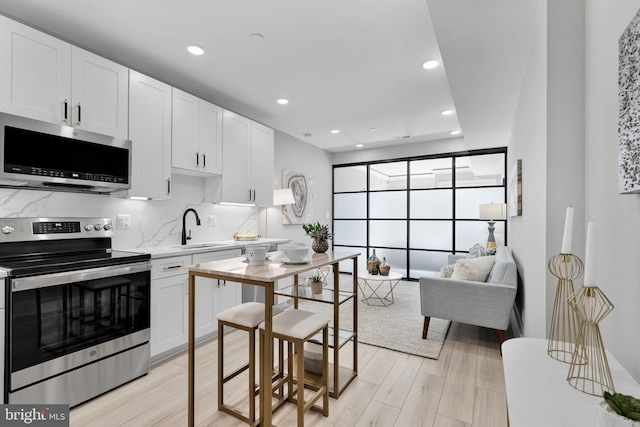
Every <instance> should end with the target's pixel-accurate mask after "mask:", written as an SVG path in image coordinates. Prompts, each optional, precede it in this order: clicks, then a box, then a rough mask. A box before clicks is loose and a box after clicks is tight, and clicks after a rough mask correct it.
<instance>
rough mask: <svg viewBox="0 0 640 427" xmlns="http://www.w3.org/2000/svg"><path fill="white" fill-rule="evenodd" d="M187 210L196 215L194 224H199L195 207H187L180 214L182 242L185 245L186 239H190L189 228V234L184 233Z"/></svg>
mask: <svg viewBox="0 0 640 427" xmlns="http://www.w3.org/2000/svg"><path fill="white" fill-rule="evenodd" d="M189 212H193V214H194V215H195V216H196V225H198V226H199V225H200V217H199V216H198V212H196V210H195V209H192V208H189V209H187V210H186V211H184V214H183V215H182V242H181V243H182V244H183V245H186V244H187V240H189V239H191V230H189V236H188V237H187V233H186V230H185V229H186V226H185V220H186V218H187V214H188V213H189Z"/></svg>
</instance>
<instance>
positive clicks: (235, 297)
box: [193, 249, 242, 337]
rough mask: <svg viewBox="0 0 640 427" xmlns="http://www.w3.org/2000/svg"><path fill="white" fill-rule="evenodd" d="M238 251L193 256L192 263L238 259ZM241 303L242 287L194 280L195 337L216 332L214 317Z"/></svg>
mask: <svg viewBox="0 0 640 427" xmlns="http://www.w3.org/2000/svg"><path fill="white" fill-rule="evenodd" d="M241 253H242V252H241V250H240V249H235V250H230V251H218V252H209V253H204V254H195V255H193V263H194V264H200V263H204V262H209V261H217V260H221V259H227V258H234V257H239V256H240V255H241ZM241 302H242V285H240V284H238V283H229V284H227V283H225V281H223V280H214V279H207V278H204V277H198V278H196V337H198V336H202V335H206V334H209V333H211V332H215V331H217V330H218V321H217V320H216V316H217V315H218V313H220V312H221V311H224V310H226V309H227V308H229V307H233V306H235V305H238V304H240V303H241Z"/></svg>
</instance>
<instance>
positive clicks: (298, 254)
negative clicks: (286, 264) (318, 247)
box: [282, 244, 309, 262]
mask: <svg viewBox="0 0 640 427" xmlns="http://www.w3.org/2000/svg"><path fill="white" fill-rule="evenodd" d="M282 250H283V252H284V255H285V256H286V257H287V259H288V260H289V261H292V262H302V261H303V260H304V257H306V256H307V254H308V253H309V248H308V247H306V246H304V245H302V246H300V245H297V244H287V245H284V246H283V247H282Z"/></svg>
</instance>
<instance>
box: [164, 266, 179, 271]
mask: <svg viewBox="0 0 640 427" xmlns="http://www.w3.org/2000/svg"><path fill="white" fill-rule="evenodd" d="M176 268H182V265H180V264H178V265H167V266H165V267H164V268H163V270H164V271H167V270H175V269H176Z"/></svg>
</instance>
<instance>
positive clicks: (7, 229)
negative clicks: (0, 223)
mask: <svg viewBox="0 0 640 427" xmlns="http://www.w3.org/2000/svg"><path fill="white" fill-rule="evenodd" d="M13 230H14V228H13V227H12V226H10V225H5V226H4V227H2V233H3V234H11V233H13Z"/></svg>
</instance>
